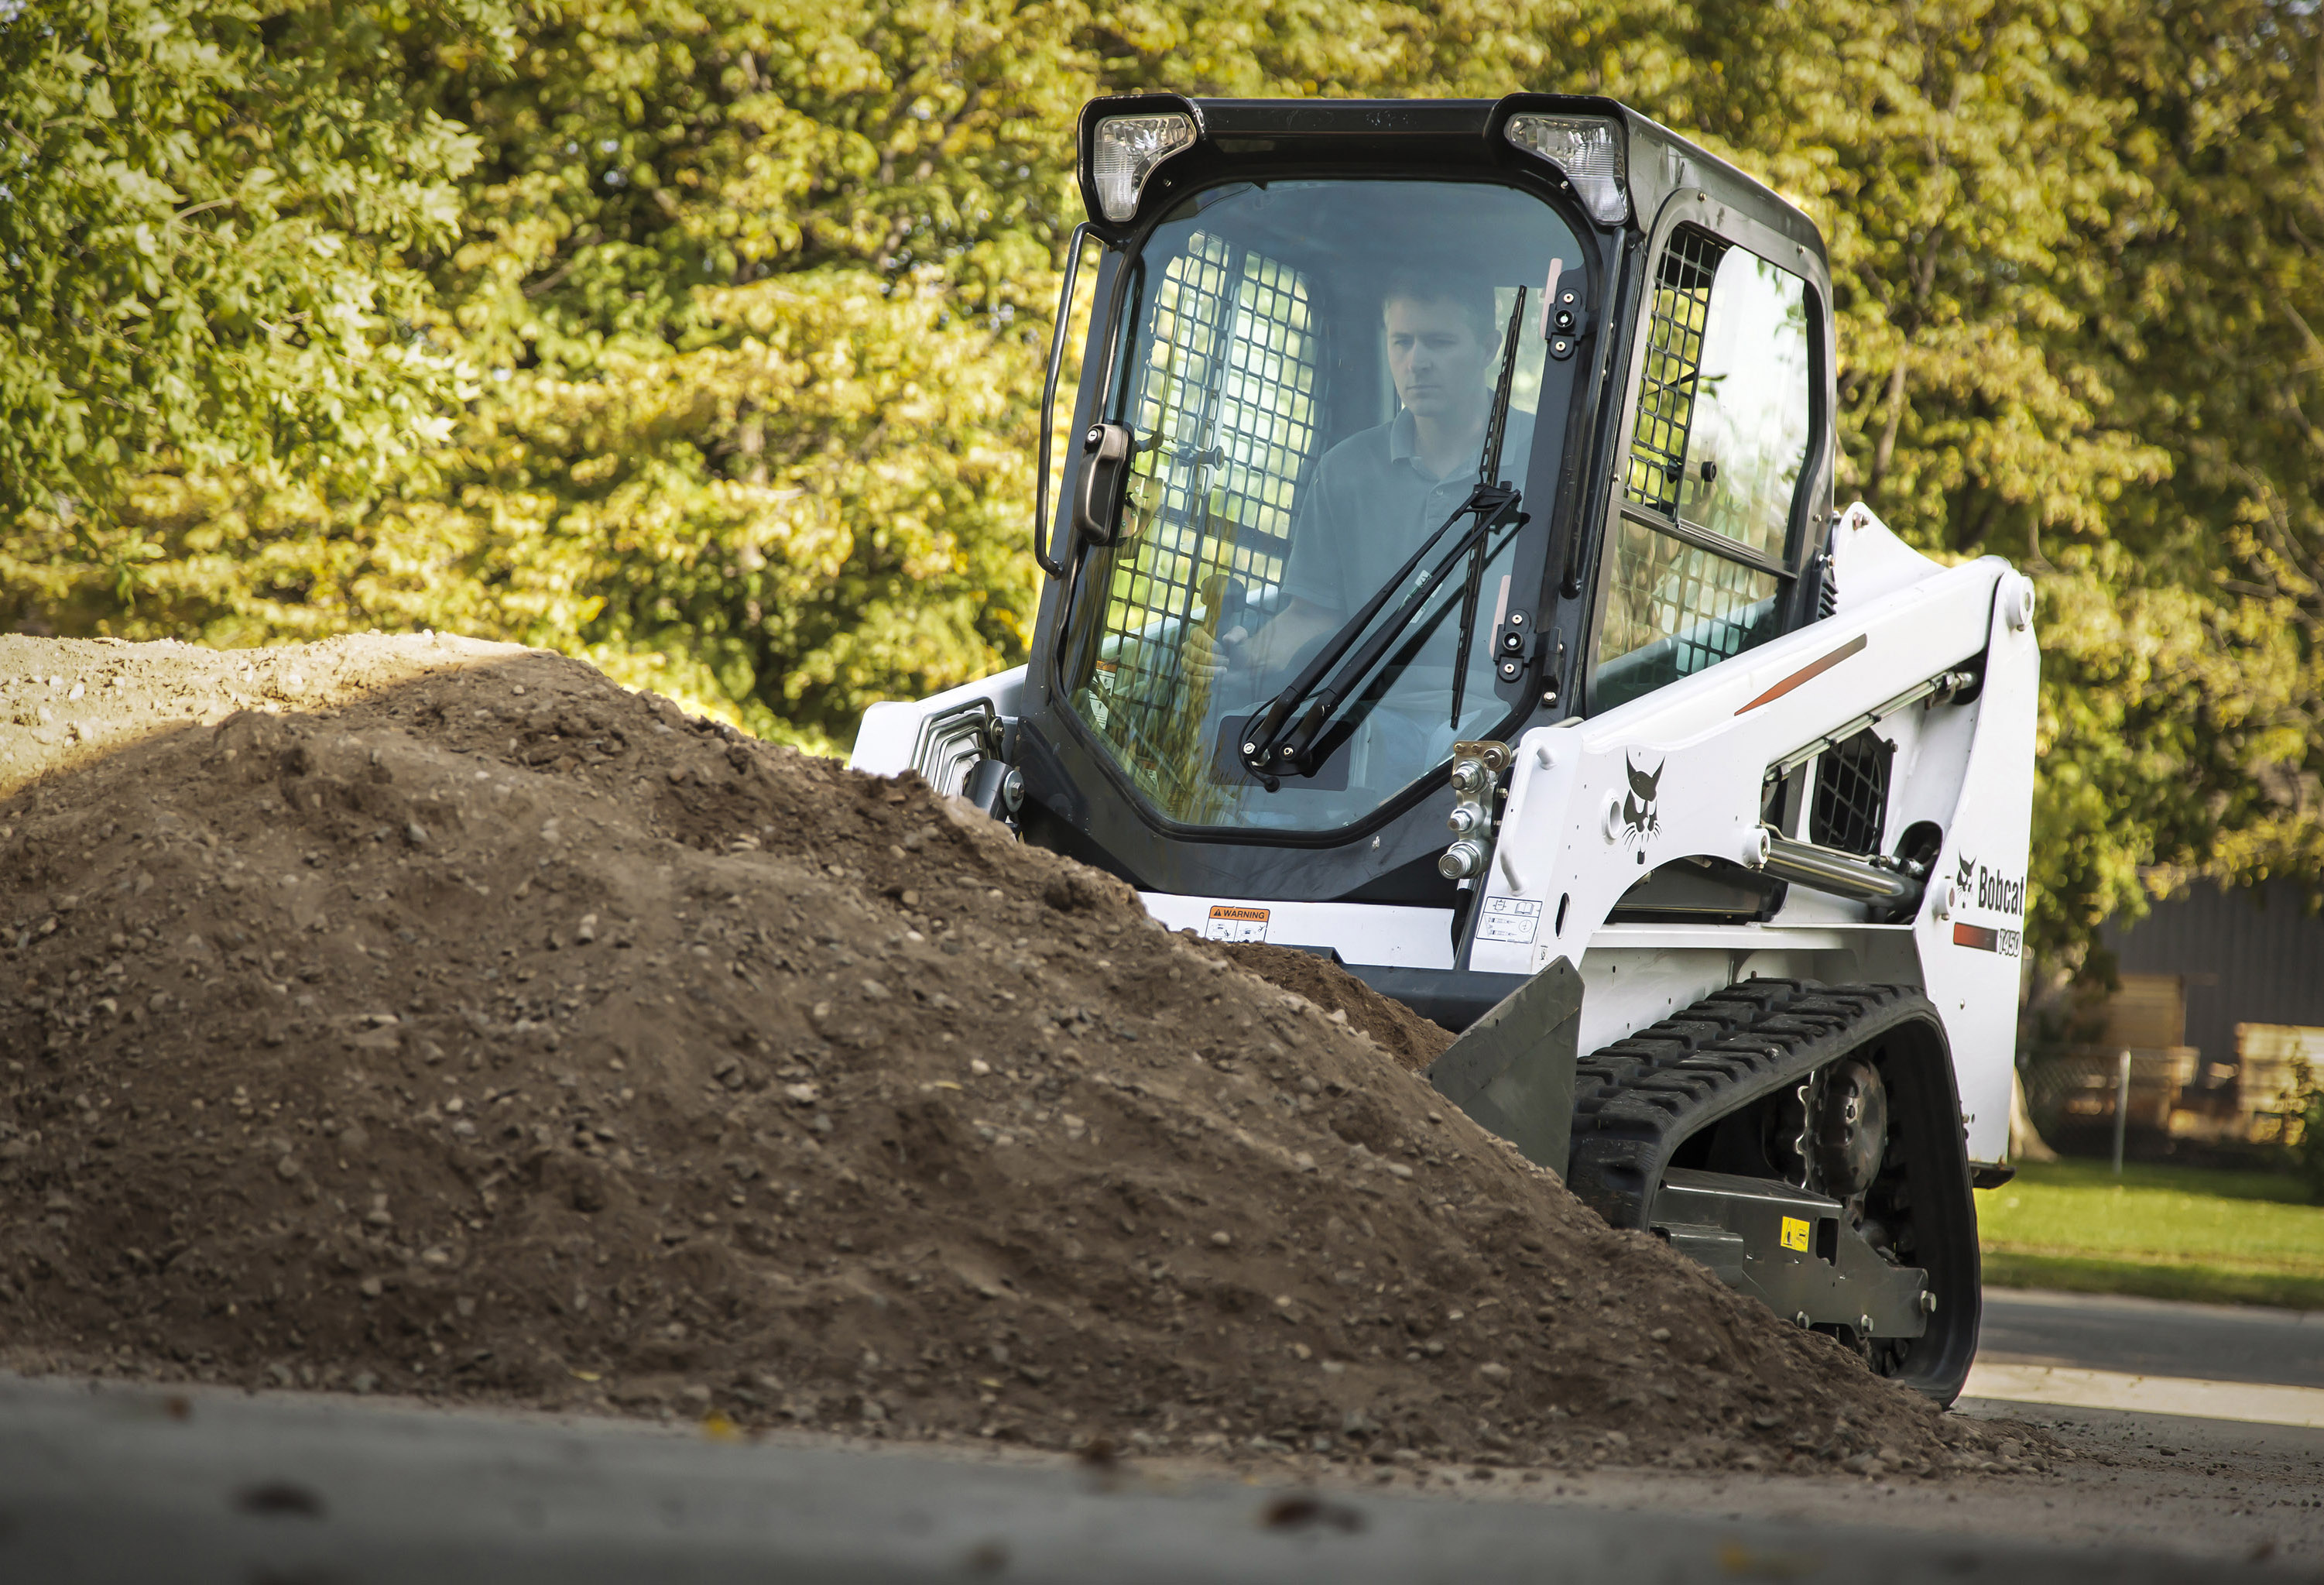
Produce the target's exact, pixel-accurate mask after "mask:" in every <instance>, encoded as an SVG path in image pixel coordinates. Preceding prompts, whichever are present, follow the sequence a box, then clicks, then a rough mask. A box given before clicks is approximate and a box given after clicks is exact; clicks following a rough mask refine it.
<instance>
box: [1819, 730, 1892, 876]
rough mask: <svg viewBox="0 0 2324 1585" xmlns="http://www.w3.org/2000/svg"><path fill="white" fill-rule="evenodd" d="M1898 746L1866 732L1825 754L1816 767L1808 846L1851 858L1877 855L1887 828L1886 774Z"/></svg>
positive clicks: (1872, 732) (1846, 740)
mask: <svg viewBox="0 0 2324 1585" xmlns="http://www.w3.org/2000/svg"><path fill="white" fill-rule="evenodd" d="M1895 753H1896V745H1895V744H1894V743H1892V742H1888V740H1887V739H1886V738H1884V737H1882V736H1880V734H1879V733H1876V732H1874V731H1872V730H1871V729H1870V728H1869V727H1867V728H1866V729H1865V730H1864V731H1862V732H1859V733H1857V734H1856V735H1855V736H1854V737H1851V738H1848V739H1845V740H1843V741H1842V742H1840V743H1839V744H1837V745H1836V746H1834V747H1832V748H1829V749H1826V750H1825V751H1823V753H1822V754H1821V756H1820V757H1819V759H1818V762H1817V765H1816V784H1815V802H1814V803H1813V804H1812V805H1810V806H1809V807H1808V840H1809V841H1810V842H1812V843H1818V844H1820V845H1821V846H1823V847H1829V848H1838V849H1840V851H1841V852H1849V853H1877V852H1879V851H1880V839H1881V838H1882V836H1883V835H1885V834H1886V831H1887V826H1888V768H1889V764H1890V761H1891V760H1894V759H1895Z"/></svg>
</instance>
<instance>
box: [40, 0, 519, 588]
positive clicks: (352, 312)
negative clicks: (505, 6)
mask: <svg viewBox="0 0 2324 1585" xmlns="http://www.w3.org/2000/svg"><path fill="white" fill-rule="evenodd" d="M11 12H12V14H11V17H10V20H8V21H7V22H6V23H5V25H0V261H4V262H5V266H6V267H5V270H0V415H5V423H0V521H8V520H12V519H21V518H22V517H23V515H24V514H26V513H34V514H37V517H38V520H39V521H40V523H41V526H40V527H36V528H34V529H33V530H31V540H30V543H29V544H27V543H25V542H24V541H22V540H18V541H15V542H13V543H11V544H10V545H9V546H8V549H9V552H10V557H9V559H10V562H11V563H13V564H14V565H12V566H11V567H9V569H8V570H9V572H10V573H11V574H12V575H13V576H12V577H11V580H10V581H11V582H16V581H17V580H18V579H22V580H23V581H24V583H25V584H27V585H29V586H30V588H31V589H32V591H35V598H38V599H42V601H43V603H47V602H61V603H63V604H67V605H70V604H75V601H74V596H73V594H72V593H71V592H69V591H70V583H69V579H68V577H67V576H66V575H65V570H64V564H65V563H66V562H69V560H70V559H71V558H73V557H74V556H75V554H76V552H78V554H80V555H82V556H86V557H87V558H89V559H90V561H91V562H92V563H94V564H95V566H93V567H90V568H88V569H87V570H88V571H90V572H95V571H98V570H100V569H101V570H102V571H103V572H105V573H106V574H108V575H109V576H106V577H104V578H103V579H102V580H101V581H102V583H103V584H104V585H106V589H105V591H104V592H102V593H97V594H95V595H94V596H93V601H92V603H93V604H95V605H96V606H97V608H98V609H102V607H103V606H104V605H105V604H107V603H108V600H109V598H117V597H118V596H119V595H121V594H124V593H125V577H126V574H127V573H128V572H129V571H130V570H131V569H132V568H134V567H135V566H136V565H137V564H139V563H141V562H143V561H147V560H151V559H154V558H161V557H163V556H165V555H167V554H168V551H167V548H166V547H164V546H163V545H162V544H161V543H160V542H158V541H157V540H155V539H152V538H151V537H149V536H148V535H145V534H143V533H140V532H136V531H134V530H132V531H128V532H121V531H119V530H121V529H122V528H123V527H124V524H123V522H122V521H121V514H122V511H123V506H124V501H125V498H126V497H127V496H128V495H129V494H130V493H132V492H133V491H134V489H135V487H136V484H137V482H138V479H139V476H140V475H142V474H143V473H144V472H145V471H147V470H149V469H153V468H155V467H157V466H161V467H171V468H183V469H209V470H216V469H222V468H235V469H241V470H245V471H247V472H248V474H249V475H251V476H253V477H254V478H263V479H268V480H279V479H283V478H287V477H291V476H293V475H297V474H300V473H304V472H308V471H310V470H331V469H335V468H346V467H357V468H377V467H381V466H383V465H387V464H389V463H390V462H391V461H392V459H394V458H397V457H398V456H403V455H407V454H408V453H409V452H410V449H411V448H412V447H414V446H415V445H418V444H425V443H428V442H432V441H436V440H440V439H441V438H443V437H444V436H445V435H446V434H447V433H448V431H449V429H450V427H451V426H450V421H449V419H448V418H447V411H448V410H450V408H451V407H452V405H453V404H454V403H455V402H456V401H457V397H458V392H457V382H456V381H455V379H454V376H453V370H452V366H451V364H450V362H449V361H448V360H447V358H446V357H445V356H444V355H443V354H442V353H441V351H440V350H438V349H434V348H431V347H429V346H428V345H427V344H426V343H425V341H424V340H423V339H422V338H421V337H420V336H418V335H416V334H415V331H414V328H413V321H414V320H415V318H417V317H418V316H419V315H420V312H421V311H422V309H423V306H424V305H425V303H426V302H427V300H428V295H429V294H428V291H427V287H426V283H425V281H423V280H422V279H421V278H420V276H419V275H418V274H416V273H415V272H413V271H412V270H411V269H410V267H409V265H408V264H407V263H405V262H404V254H405V253H406V252H407V251H409V250H411V249H415V248H422V247H428V246H431V245H432V246H442V245H445V244H449V243H451V242H452V241H453V240H454V239H455V238H456V237H457V235H458V233H459V226H460V217H461V213H460V212H461V203H460V194H459V190H458V189H457V186H456V185H455V183H456V180H457V178H459V177H460V176H461V175H463V174H465V173H466V171H468V170H470V169H471V168H472V167H473V166H474V164H475V157H476V152H477V147H478V145H477V141H476V139H475V136H474V135H473V134H469V133H467V132H466V131H465V130H464V129H463V128H461V127H460V126H458V125H457V124H454V123H452V122H450V121H447V120H446V119H445V118H444V117H442V116H440V115H437V114H436V113H435V111H434V110H433V109H432V108H431V107H430V106H428V105H427V104H426V103H425V102H424V100H425V98H426V97H427V96H426V95H425V93H424V91H422V90H420V88H418V86H417V85H414V84H413V83H411V82H410V81H409V80H408V78H409V73H408V71H407V69H406V62H405V61H404V60H403V59H402V58H401V55H400V54H399V53H398V51H397V50H396V49H395V47H394V41H395V40H396V39H397V38H398V37H399V36H403V35H408V34H410V33H411V32H414V31H415V30H422V29H424V30H426V31H427V32H429V33H430V34H432V35H434V36H435V37H437V38H438V39H439V40H442V41H446V42H449V41H452V40H454V39H457V38H459V37H461V36H462V35H463V34H465V33H470V32H488V31H489V30H490V28H491V27H492V26H493V25H494V22H493V18H492V17H491V16H490V15H488V14H484V12H483V11H482V10H481V9H480V8H479V7H477V6H475V5H462V4H459V3H458V0H452V3H450V4H447V5H445V6H442V7H428V8H422V7H420V6H417V5H408V4H404V3H403V0H388V3H386V4H382V5H375V6H373V7H371V8H368V9H367V10H366V11H364V12H360V13H355V14H346V13H342V12H341V11H339V10H338V9H337V8H336V7H328V8H327V7H324V6H319V5H280V4H276V5H266V4H242V5H233V4H228V5H206V6H200V7H189V6H186V5H167V4H160V3H157V0H65V3H63V4H57V5H41V6H39V7H37V8H34V9H31V10H26V9H24V8H23V7H12V8H11ZM43 530H45V531H43ZM27 550H30V551H31V552H32V554H30V555H27V554H26V551H27ZM94 614H95V613H94V612H93V611H91V612H88V613H86V614H85V615H84V617H83V619H84V620H90V619H93V617H94Z"/></svg>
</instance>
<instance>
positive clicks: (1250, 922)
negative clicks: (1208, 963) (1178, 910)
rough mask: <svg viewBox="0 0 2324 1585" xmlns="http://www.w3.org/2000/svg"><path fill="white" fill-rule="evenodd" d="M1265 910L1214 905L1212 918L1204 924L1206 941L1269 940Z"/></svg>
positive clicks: (1221, 904) (1223, 904)
mask: <svg viewBox="0 0 2324 1585" xmlns="http://www.w3.org/2000/svg"><path fill="white" fill-rule="evenodd" d="M1267 917H1268V910H1267V909H1265V908H1237V907H1233V906H1231V905H1229V904H1225V903H1213V905H1212V906H1211V917H1209V918H1208V919H1206V920H1204V921H1203V940H1205V941H1265V940H1266V939H1267Z"/></svg>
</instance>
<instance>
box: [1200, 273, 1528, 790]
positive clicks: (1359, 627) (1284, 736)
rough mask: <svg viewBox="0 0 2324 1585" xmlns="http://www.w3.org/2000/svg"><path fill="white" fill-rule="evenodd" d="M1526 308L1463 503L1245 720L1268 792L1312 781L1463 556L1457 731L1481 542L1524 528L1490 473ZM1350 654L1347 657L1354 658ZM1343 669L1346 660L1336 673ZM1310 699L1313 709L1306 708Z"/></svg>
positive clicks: (1520, 311) (1515, 323) (1455, 683)
mask: <svg viewBox="0 0 2324 1585" xmlns="http://www.w3.org/2000/svg"><path fill="white" fill-rule="evenodd" d="M1525 300H1526V289H1525V288H1524V287H1522V286H1520V287H1518V288H1517V301H1516V303H1515V304H1514V305H1512V307H1511V309H1510V313H1509V325H1508V332H1507V333H1506V335H1505V336H1503V338H1502V346H1501V373H1500V378H1499V381H1498V382H1496V384H1495V386H1494V390H1493V408H1492V412H1491V414H1490V416H1489V418H1488V419H1487V420H1486V425H1485V449H1484V453H1483V455H1482V456H1481V457H1480V459H1479V464H1478V468H1477V484H1476V486H1475V487H1474V488H1473V489H1471V491H1470V492H1469V498H1468V499H1467V500H1466V501H1463V502H1462V503H1461V504H1460V505H1458V506H1456V507H1454V508H1453V509H1452V513H1451V515H1449V516H1448V517H1446V518H1445V520H1444V521H1443V522H1442V523H1440V524H1438V525H1437V526H1436V529H1435V530H1434V532H1432V533H1431V534H1430V535H1429V536H1428V537H1427V538H1426V539H1423V540H1422V541H1421V542H1420V544H1419V546H1418V548H1416V549H1415V550H1414V551H1413V553H1412V554H1411V555H1410V556H1408V557H1406V558H1405V562H1404V565H1403V566H1402V567H1397V569H1396V572H1395V573H1394V574H1393V575H1392V576H1390V577H1389V578H1388V580H1387V581H1386V582H1385V583H1383V584H1381V585H1380V586H1379V588H1378V589H1375V590H1374V591H1373V592H1372V595H1371V598H1369V599H1368V600H1366V601H1365V602H1364V604H1363V606H1362V608H1361V609H1360V610H1359V611H1358V612H1357V613H1355V614H1354V615H1353V616H1351V617H1350V618H1349V619H1348V620H1347V622H1345V623H1344V624H1342V626H1341V628H1340V630H1339V631H1337V632H1335V633H1333V635H1332V637H1331V640H1330V641H1328V642H1327V643H1325V644H1324V646H1323V649H1321V650H1318V651H1316V653H1315V656H1314V659H1311V660H1309V661H1308V663H1307V664H1306V665H1305V667H1303V668H1300V672H1299V675H1298V676H1297V677H1295V678H1293V679H1292V683H1291V686H1290V687H1286V688H1285V689H1284V690H1283V691H1282V692H1281V693H1279V694H1277V695H1276V696H1275V697H1274V698H1273V699H1272V700H1270V701H1268V705H1267V706H1266V707H1265V708H1264V709H1262V710H1260V711H1259V712H1258V713H1257V714H1254V715H1252V717H1251V718H1250V725H1249V727H1248V729H1247V730H1246V731H1245V732H1244V733H1243V740H1242V742H1241V743H1240V744H1239V745H1238V746H1239V747H1240V749H1241V751H1242V754H1241V758H1242V763H1243V768H1244V769H1247V770H1249V771H1250V773H1251V775H1252V776H1253V777H1254V778H1255V779H1258V781H1259V783H1260V785H1262V786H1264V787H1265V788H1267V789H1268V791H1269V792H1272V791H1274V790H1275V788H1276V787H1277V781H1278V779H1279V778H1281V777H1283V776H1286V775H1290V776H1312V775H1314V772H1315V766H1314V763H1313V762H1312V761H1311V759H1310V754H1311V752H1312V751H1313V750H1314V744H1315V741H1316V739H1317V738H1318V737H1319V736H1320V735H1321V734H1322V733H1323V729H1324V728H1325V726H1327V725H1328V724H1329V723H1330V721H1331V718H1332V714H1333V711H1334V710H1336V709H1338V708H1339V705H1340V704H1341V702H1342V700H1344V699H1346V698H1347V697H1348V696H1350V695H1351V694H1352V693H1353V692H1354V691H1355V688H1356V687H1357V685H1358V684H1360V682H1362V681H1363V679H1364V677H1365V676H1366V675H1367V674H1368V673H1369V672H1370V671H1371V669H1372V668H1374V667H1375V666H1377V665H1379V660H1380V658H1381V657H1382V656H1383V655H1385V654H1387V653H1388V647H1389V646H1390V645H1392V644H1394V643H1395V642H1396V640H1397V636H1398V635H1399V634H1401V633H1402V632H1403V631H1405V629H1406V628H1407V627H1409V626H1410V625H1411V623H1412V619H1413V618H1414V617H1415V616H1416V615H1417V614H1418V613H1419V612H1420V609H1421V607H1422V606H1423V605H1424V604H1426V602H1427V600H1428V597H1429V596H1430V595H1431V594H1434V593H1435V592H1436V590H1437V588H1438V587H1439V586H1440V585H1442V584H1443V580H1444V577H1445V575H1446V574H1448V573H1450V572H1451V571H1452V568H1453V567H1455V566H1457V565H1458V564H1459V562H1460V559H1461V558H1462V557H1463V556H1468V557H1470V558H1471V567H1470V571H1469V587H1468V591H1467V594H1466V595H1465V597H1464V602H1463V604H1462V622H1461V643H1460V652H1459V654H1458V655H1457V656H1456V657H1455V658H1454V659H1455V665H1454V669H1453V673H1452V723H1453V725H1454V727H1455V728H1458V726H1459V725H1460V721H1461V699H1462V693H1463V691H1464V690H1463V688H1462V684H1463V682H1464V681H1465V670H1466V668H1465V664H1464V663H1465V662H1466V660H1467V659H1468V653H1469V648H1470V644H1471V641H1472V640H1473V637H1474V633H1473V629H1474V626H1475V622H1476V606H1477V594H1478V586H1479V584H1480V580H1481V579H1482V577H1483V574H1484V566H1485V562H1486V561H1487V560H1488V559H1489V556H1490V551H1489V541H1490V540H1491V538H1492V536H1493V535H1494V533H1496V532H1497V531H1499V530H1501V529H1504V528H1508V527H1513V526H1514V527H1519V528H1522V527H1523V526H1524V525H1525V523H1526V521H1527V518H1526V514H1525V513H1524V512H1522V511H1518V510H1517V508H1518V504H1519V502H1521V501H1522V500H1523V493H1522V492H1520V491H1519V490H1518V489H1517V487H1516V486H1515V485H1513V484H1507V483H1498V484H1497V483H1495V482H1493V475H1495V474H1497V473H1499V471H1500V464H1501V443H1502V439H1503V437H1504V433H1505V430H1506V429H1507V425H1508V410H1509V388H1510V383H1511V378H1512V376H1513V374H1514V373H1515V371H1516V368H1517V328H1518V327H1519V326H1520V325H1522V324H1523V323H1524V320H1525ZM1463 517H1468V518H1471V520H1472V521H1471V523H1470V526H1469V527H1468V528H1467V529H1465V530H1462V532H1461V534H1460V535H1459V536H1458V537H1456V538H1455V539H1453V541H1452V548H1451V549H1449V550H1448V551H1446V552H1445V554H1444V555H1443V557H1442V558H1440V559H1439V560H1438V561H1437V563H1436V565H1435V566H1434V567H1432V568H1431V569H1430V570H1429V572H1428V574H1427V576H1425V577H1423V578H1422V579H1421V580H1420V582H1419V584H1418V585H1416V586H1415V587H1414V588H1413V590H1412V591H1411V592H1410V593H1409V594H1406V596H1405V597H1404V602H1403V604H1401V605H1399V606H1398V607H1397V611H1396V613H1395V614H1394V615H1393V616H1391V617H1390V618H1389V619H1388V621H1387V622H1382V623H1381V624H1380V625H1379V628H1378V629H1376V630H1374V631H1373V632H1372V635H1371V637H1370V639H1369V640H1365V641H1364V642H1363V643H1362V645H1361V647H1360V648H1359V647H1358V640H1360V639H1362V638H1363V635H1364V631H1365V630H1366V629H1367V628H1369V627H1370V626H1371V623H1372V620H1373V619H1374V618H1375V617H1377V616H1379V613H1380V611H1381V609H1382V607H1384V606H1386V605H1387V604H1388V600H1389V598H1390V597H1391V596H1392V595H1394V594H1395V593H1396V591H1397V589H1399V588H1401V587H1402V586H1403V585H1404V583H1405V581H1406V579H1407V578H1409V577H1411V576H1412V575H1413V573H1414V572H1415V571H1416V570H1417V569H1418V568H1419V567H1420V564H1421V562H1422V561H1423V560H1425V558H1427V556H1428V554H1429V552H1430V551H1432V550H1434V549H1435V548H1437V547H1438V545H1439V544H1440V543H1441V542H1443V539H1444V536H1445V535H1446V534H1447V533H1448V532H1449V531H1450V530H1452V525H1453V524H1455V523H1457V522H1459V521H1461V520H1462V518H1463ZM1351 650H1353V651H1354V653H1353V655H1352V656H1351V654H1350V651H1351ZM1342 661H1345V664H1344V665H1342ZM1333 667H1338V668H1339V670H1338V672H1337V673H1336V674H1335V675H1334V676H1333V677H1332V680H1331V682H1330V684H1329V685H1328V686H1326V687H1324V688H1323V690H1322V691H1321V692H1317V691H1316V685H1317V684H1318V683H1319V682H1321V681H1322V680H1323V676H1324V674H1325V673H1326V672H1329V671H1331V670H1332V668H1333ZM1311 695H1312V696H1313V702H1312V703H1309V699H1310V696H1311ZM1302 704H1307V706H1308V707H1307V710H1306V712H1305V714H1304V715H1300V714H1299V706H1300V705H1302ZM1295 715H1298V717H1299V718H1298V720H1297V722H1296V725H1295V724H1294V722H1293V717H1294V716H1295Z"/></svg>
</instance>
